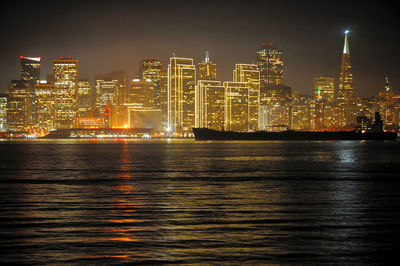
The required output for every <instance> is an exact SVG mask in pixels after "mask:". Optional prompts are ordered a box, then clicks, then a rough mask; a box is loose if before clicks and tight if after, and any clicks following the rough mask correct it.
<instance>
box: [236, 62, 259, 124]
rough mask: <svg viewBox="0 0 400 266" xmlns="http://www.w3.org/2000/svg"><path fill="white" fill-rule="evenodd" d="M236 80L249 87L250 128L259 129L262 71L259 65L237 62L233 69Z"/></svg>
mask: <svg viewBox="0 0 400 266" xmlns="http://www.w3.org/2000/svg"><path fill="white" fill-rule="evenodd" d="M233 81H234V82H245V83H247V87H248V88H249V93H248V97H249V98H248V101H247V102H248V111H247V113H248V116H249V124H248V126H249V130H253V131H254V130H258V128H259V120H258V118H259V116H258V115H259V108H260V71H259V70H258V69H257V65H252V64H236V66H235V70H233Z"/></svg>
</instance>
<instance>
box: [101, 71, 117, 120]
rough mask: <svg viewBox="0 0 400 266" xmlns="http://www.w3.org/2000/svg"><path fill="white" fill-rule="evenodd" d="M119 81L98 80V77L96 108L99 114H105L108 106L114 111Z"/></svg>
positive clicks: (110, 79) (109, 79)
mask: <svg viewBox="0 0 400 266" xmlns="http://www.w3.org/2000/svg"><path fill="white" fill-rule="evenodd" d="M117 90H118V80H116V79H112V78H106V79H98V77H96V96H97V97H96V108H97V109H98V110H99V114H100V115H101V116H102V115H103V114H104V111H105V108H106V105H108V107H111V109H114V107H115V106H116V101H117V99H116V98H117V97H116V96H117V95H116V93H117Z"/></svg>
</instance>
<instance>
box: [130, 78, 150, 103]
mask: <svg viewBox="0 0 400 266" xmlns="http://www.w3.org/2000/svg"><path fill="white" fill-rule="evenodd" d="M154 95H155V89H154V83H153V82H152V80H150V79H133V80H131V81H130V83H129V88H128V100H127V103H128V104H132V103H135V104H139V105H140V106H142V107H146V108H151V109H157V108H155V103H154V98H155V97H154Z"/></svg>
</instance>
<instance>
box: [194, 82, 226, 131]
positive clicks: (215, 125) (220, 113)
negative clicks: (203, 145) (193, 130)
mask: <svg viewBox="0 0 400 266" xmlns="http://www.w3.org/2000/svg"><path fill="white" fill-rule="evenodd" d="M195 124H196V127H207V128H211V129H215V130H223V129H224V124H225V87H224V86H222V85H221V82H220V81H213V80H199V81H197V86H196V122H195Z"/></svg>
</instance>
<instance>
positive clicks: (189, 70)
mask: <svg viewBox="0 0 400 266" xmlns="http://www.w3.org/2000/svg"><path fill="white" fill-rule="evenodd" d="M195 86H196V67H195V66H194V65H193V59H191V58H179V57H175V56H174V57H171V58H170V63H169V65H168V128H169V130H171V131H175V132H179V131H181V132H183V133H184V132H190V131H191V129H192V128H193V127H194V126H195Z"/></svg>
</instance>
